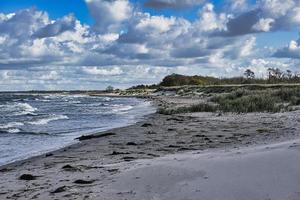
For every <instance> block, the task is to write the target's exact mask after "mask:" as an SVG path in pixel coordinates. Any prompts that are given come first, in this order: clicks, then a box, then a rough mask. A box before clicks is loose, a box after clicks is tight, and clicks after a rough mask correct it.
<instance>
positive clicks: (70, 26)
mask: <svg viewBox="0 0 300 200" xmlns="http://www.w3.org/2000/svg"><path fill="white" fill-rule="evenodd" d="M75 25H76V20H75V18H74V16H73V15H68V16H65V17H63V18H62V19H58V20H56V21H55V22H54V23H52V24H48V25H46V26H45V27H43V28H40V29H39V30H37V31H36V32H35V33H34V34H33V35H32V37H33V38H47V37H53V36H57V35H60V34H62V33H63V32H65V31H74V30H75Z"/></svg>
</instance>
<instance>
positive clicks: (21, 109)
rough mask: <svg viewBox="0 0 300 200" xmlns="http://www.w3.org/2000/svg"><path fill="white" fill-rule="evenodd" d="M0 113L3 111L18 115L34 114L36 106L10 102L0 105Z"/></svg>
mask: <svg viewBox="0 0 300 200" xmlns="http://www.w3.org/2000/svg"><path fill="white" fill-rule="evenodd" d="M0 110H1V113H2V112H3V113H5V115H7V114H8V113H10V115H14V116H19V115H28V114H32V115H35V113H34V112H35V111H37V108H34V107H32V106H31V105H30V104H28V103H15V102H14V103H12V104H4V105H0Z"/></svg>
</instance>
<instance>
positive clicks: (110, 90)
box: [105, 85, 114, 92]
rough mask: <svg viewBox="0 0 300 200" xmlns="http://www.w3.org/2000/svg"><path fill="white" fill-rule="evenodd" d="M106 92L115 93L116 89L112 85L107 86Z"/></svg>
mask: <svg viewBox="0 0 300 200" xmlns="http://www.w3.org/2000/svg"><path fill="white" fill-rule="evenodd" d="M105 91H106V92H112V91H114V87H113V86H111V85H109V86H107V88H106V89H105Z"/></svg>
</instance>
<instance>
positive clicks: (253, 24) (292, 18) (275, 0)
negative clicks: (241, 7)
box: [214, 0, 300, 36]
mask: <svg viewBox="0 0 300 200" xmlns="http://www.w3.org/2000/svg"><path fill="white" fill-rule="evenodd" d="M249 9H250V10H246V11H244V12H241V13H238V14H237V15H236V16H231V17H230V19H229V20H228V22H227V24H226V27H225V28H224V29H223V30H221V31H216V33H214V34H216V35H223V36H239V35H246V34H251V33H259V32H273V31H280V30H281V31H282V30H290V29H293V28H295V27H297V26H299V25H300V15H299V10H300V2H299V1H298V0H260V1H258V2H257V4H256V5H255V6H254V8H252V7H250V8H249Z"/></svg>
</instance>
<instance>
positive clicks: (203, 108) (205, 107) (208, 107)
mask: <svg viewBox="0 0 300 200" xmlns="http://www.w3.org/2000/svg"><path fill="white" fill-rule="evenodd" d="M215 111H217V106H215V105H212V104H209V103H200V104H195V105H192V106H186V107H179V108H173V109H166V108H159V109H158V111H157V112H158V113H160V114H164V115H172V114H179V113H191V112H215Z"/></svg>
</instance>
